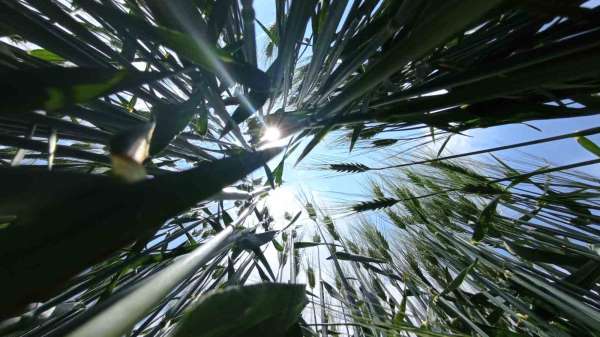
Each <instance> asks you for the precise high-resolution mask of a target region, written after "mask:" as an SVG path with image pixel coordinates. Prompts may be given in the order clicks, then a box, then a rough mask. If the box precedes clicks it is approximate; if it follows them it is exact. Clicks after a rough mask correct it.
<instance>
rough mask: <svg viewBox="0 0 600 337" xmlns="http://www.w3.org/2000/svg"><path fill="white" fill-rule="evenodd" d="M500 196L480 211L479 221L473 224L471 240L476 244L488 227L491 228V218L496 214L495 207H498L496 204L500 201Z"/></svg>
mask: <svg viewBox="0 0 600 337" xmlns="http://www.w3.org/2000/svg"><path fill="white" fill-rule="evenodd" d="M500 197H501V196H497V197H495V198H494V199H493V200H492V201H491V202H490V203H489V204H488V205H487V206H485V208H484V209H483V210H482V211H481V214H480V215H479V219H478V220H477V223H476V224H475V229H474V231H473V237H472V238H471V239H472V240H473V241H475V242H478V241H481V240H482V239H483V238H484V237H485V235H486V234H487V232H488V231H489V229H490V227H491V226H492V218H493V217H494V215H495V214H496V207H497V206H498V202H499V201H500Z"/></svg>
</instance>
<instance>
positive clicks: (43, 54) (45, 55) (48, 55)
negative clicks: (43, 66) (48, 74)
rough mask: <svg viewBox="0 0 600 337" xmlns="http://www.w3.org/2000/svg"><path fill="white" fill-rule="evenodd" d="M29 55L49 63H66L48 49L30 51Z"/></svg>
mask: <svg viewBox="0 0 600 337" xmlns="http://www.w3.org/2000/svg"><path fill="white" fill-rule="evenodd" d="M28 53H29V55H31V56H34V57H37V58H39V59H42V60H44V61H48V62H65V61H66V60H65V59H64V58H63V57H61V56H60V55H57V54H54V53H53V52H51V51H49V50H47V49H33V50H30V51H29V52H28Z"/></svg>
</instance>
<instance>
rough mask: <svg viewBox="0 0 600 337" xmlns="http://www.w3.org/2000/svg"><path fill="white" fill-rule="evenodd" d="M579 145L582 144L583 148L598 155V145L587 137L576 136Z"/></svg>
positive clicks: (599, 147)
mask: <svg viewBox="0 0 600 337" xmlns="http://www.w3.org/2000/svg"><path fill="white" fill-rule="evenodd" d="M577 142H578V143H579V145H581V146H583V148H584V149H586V150H588V151H589V152H591V153H592V154H594V155H596V156H598V157H600V146H598V145H596V143H594V142H592V141H591V140H589V139H588V138H587V137H577Z"/></svg>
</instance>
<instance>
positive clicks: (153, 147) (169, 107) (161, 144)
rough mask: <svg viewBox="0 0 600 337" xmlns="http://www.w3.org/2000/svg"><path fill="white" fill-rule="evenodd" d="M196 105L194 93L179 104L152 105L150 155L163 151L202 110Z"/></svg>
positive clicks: (196, 100) (196, 98)
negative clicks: (152, 121)
mask: <svg viewBox="0 0 600 337" xmlns="http://www.w3.org/2000/svg"><path fill="white" fill-rule="evenodd" d="M197 105H198V95H195V96H193V97H192V98H190V99H189V100H188V101H186V102H184V103H181V104H177V105H175V104H163V103H158V104H155V105H154V106H153V107H152V113H153V114H154V118H155V122H156V130H155V131H154V137H152V142H151V143H150V155H152V156H154V155H156V154H159V153H160V152H161V151H163V150H164V149H165V148H166V147H167V146H169V144H170V143H171V142H172V141H173V139H175V137H176V136H177V135H178V134H179V133H181V132H182V131H183V130H184V129H185V127H186V126H188V124H189V123H190V121H191V120H192V117H193V116H194V114H196V112H198V111H201V110H202V109H198V108H197ZM205 132H206V131H205Z"/></svg>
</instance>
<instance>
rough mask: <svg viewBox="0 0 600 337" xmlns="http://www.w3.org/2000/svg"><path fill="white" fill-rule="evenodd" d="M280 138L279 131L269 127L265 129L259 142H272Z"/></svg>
mask: <svg viewBox="0 0 600 337" xmlns="http://www.w3.org/2000/svg"><path fill="white" fill-rule="evenodd" d="M279 138H281V131H279V129H278V128H276V127H274V126H269V127H267V128H266V129H265V132H264V134H263V136H262V138H261V139H260V140H262V141H264V142H267V143H269V142H274V141H277V140H279Z"/></svg>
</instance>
